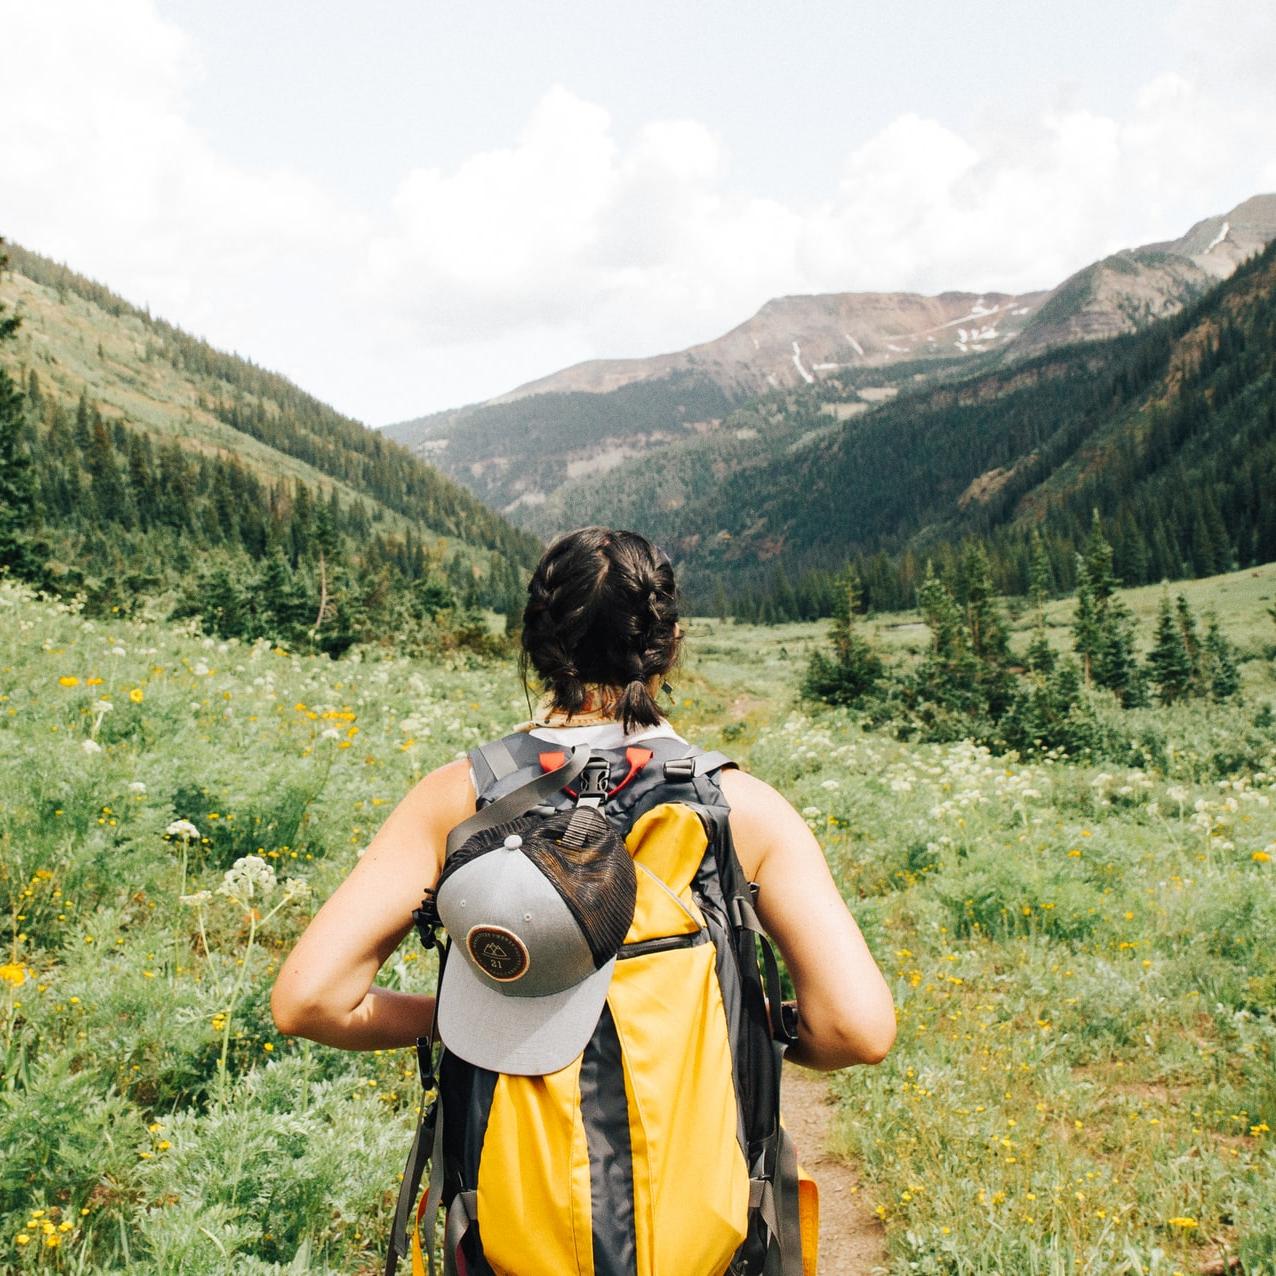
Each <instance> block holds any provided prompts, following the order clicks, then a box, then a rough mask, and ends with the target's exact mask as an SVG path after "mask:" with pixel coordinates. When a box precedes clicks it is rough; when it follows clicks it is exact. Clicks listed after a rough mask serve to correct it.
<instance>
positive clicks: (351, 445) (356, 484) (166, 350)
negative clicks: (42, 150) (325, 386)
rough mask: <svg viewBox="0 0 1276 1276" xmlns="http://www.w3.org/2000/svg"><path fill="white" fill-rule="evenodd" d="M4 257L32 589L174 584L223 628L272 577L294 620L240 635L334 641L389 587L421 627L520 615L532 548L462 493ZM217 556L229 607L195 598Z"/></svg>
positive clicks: (88, 291)
mask: <svg viewBox="0 0 1276 1276" xmlns="http://www.w3.org/2000/svg"><path fill="white" fill-rule="evenodd" d="M7 251H8V254H9V258H10V261H9V270H8V272H6V274H5V276H4V278H3V300H4V303H5V309H6V312H7V313H9V314H11V316H12V317H14V318H16V319H17V320H18V326H17V328H16V331H14V332H12V333H11V334H10V336H9V339H8V340H7V341H6V342H5V343H4V345H3V347H0V361H2V363H3V366H4V367H5V368H6V369H7V370H8V372H9V374H10V377H11V380H12V382H13V383H14V384H15V385H16V386H17V388H18V389H19V391H20V392H21V399H22V402H21V403H19V404H17V405H16V409H15V411H16V416H17V417H18V418H20V419H18V420H17V422H16V424H15V425H14V426H13V428H14V429H16V431H17V433H18V435H19V438H18V443H17V448H18V453H19V454H20V455H21V456H22V457H24V458H25V459H26V460H28V461H29V464H30V468H31V471H32V475H33V480H34V481H33V489H34V490H33V493H32V502H31V504H32V509H31V517H30V519H29V520H28V522H29V523H31V524H32V526H30V527H28V528H27V532H28V533H29V535H30V536H31V538H32V543H33V553H34V556H35V557H36V558H38V559H39V561H40V575H41V577H42V581H41V583H45V584H47V585H48V586H50V587H52V588H56V589H59V590H61V591H63V592H67V593H69V592H72V591H75V590H82V591H83V592H85V594H86V595H87V598H88V600H89V605H90V606H91V607H103V608H107V607H109V608H129V607H133V606H136V605H138V603H139V601H140V599H141V597H142V596H146V595H154V594H157V593H164V592H166V591H167V592H169V593H172V592H173V591H177V592H178V593H182V592H184V593H185V599H184V606H185V607H186V608H187V609H188V610H190V611H191V612H193V613H198V614H201V615H204V616H205V619H208V618H209V617H208V615H207V614H206V613H209V612H210V611H217V612H219V613H221V619H220V620H219V621H218V622H217V624H218V626H219V627H220V628H222V629H225V628H227V627H229V628H231V629H232V630H235V629H236V628H237V626H238V625H239V621H238V620H236V619H235V618H233V617H228V616H226V615H225V614H224V613H226V612H232V613H233V612H237V611H242V610H243V609H244V608H246V607H255V606H256V604H254V603H253V602H252V596H253V595H254V594H256V593H258V592H261V591H260V590H259V589H258V588H257V587H259V586H261V585H262V584H263V583H264V580H265V576H266V575H268V576H269V590H270V591H271V593H272V595H273V596H276V597H277V596H281V595H286V596H287V597H288V598H289V599H290V600H291V601H290V603H289V605H288V609H289V610H290V611H291V612H292V613H294V614H293V615H292V616H291V617H289V618H287V619H285V618H282V617H278V616H276V617H274V619H273V620H272V619H271V618H270V617H266V616H256V617H252V618H249V619H248V620H245V622H244V623H246V624H247V627H248V629H253V628H259V629H261V630H262V632H270V631H271V627H272V625H273V627H274V631H275V632H273V633H272V634H271V636H288V635H292V636H294V637H295V636H296V635H297V634H298V633H299V632H300V631H301V630H302V629H303V628H304V629H309V628H314V629H315V630H323V629H324V628H325V627H327V628H329V629H330V630H331V629H334V628H335V629H344V630H345V631H347V632H346V634H345V636H344V637H342V638H338V637H337V635H336V634H335V633H333V634H332V641H333V642H334V643H336V644H338V645H340V644H341V643H343V642H345V641H348V640H349V639H350V634H351V632H354V631H358V630H359V629H360V628H361V626H362V627H363V628H365V629H371V628H375V626H373V625H372V624H371V617H373V616H380V618H381V619H385V617H384V615H382V614H381V613H382V611H383V609H384V606H385V605H386V604H387V601H388V600H390V599H391V598H392V597H393V596H395V595H400V596H401V597H400V602H403V605H404V607H405V609H406V610H407V612H408V613H412V612H413V611H415V612H417V613H422V614H425V613H428V614H430V615H436V614H437V613H438V612H440V611H443V610H457V609H460V608H463V607H465V606H470V607H473V606H475V605H485V606H489V607H496V608H498V609H500V610H509V609H510V608H512V607H513V606H515V605H516V602H517V596H518V594H519V593H520V585H521V573H522V572H523V571H524V570H525V569H526V568H527V567H528V566H529V565H530V564H531V563H532V562H533V561H534V559H535V555H536V552H537V542H536V540H535V539H534V538H533V537H531V536H529V535H527V534H526V533H524V532H520V531H518V530H517V529H515V528H513V527H511V526H510V525H509V524H508V523H507V522H506V521H505V520H504V519H502V518H501V517H500V516H499V515H496V514H493V513H492V512H491V511H490V510H489V509H487V508H486V507H485V506H484V505H483V504H482V502H480V501H479V500H478V499H477V498H476V497H475V496H473V495H472V494H471V493H469V492H467V491H466V490H465V489H463V488H461V487H460V486H459V485H457V484H456V483H454V482H453V481H452V480H450V479H447V478H445V477H444V476H443V475H441V474H439V473H438V472H437V470H435V469H434V468H433V467H431V466H429V465H428V464H425V463H424V462H422V461H421V460H420V459H419V458H417V457H415V456H413V455H411V454H410V453H409V452H407V451H406V450H405V449H404V448H402V447H400V446H399V445H397V444H395V443H393V442H391V441H389V440H387V439H386V438H384V437H383V436H381V435H379V434H377V433H376V432H374V431H371V430H368V429H367V428H366V427H364V426H362V425H361V424H359V423H358V422H357V421H354V420H351V419H350V418H348V417H344V416H342V415H341V414H340V413H338V412H335V411H334V410H333V409H331V408H329V407H328V406H326V405H325V404H323V403H320V402H319V401H318V400H316V399H314V398H313V397H311V396H310V395H307V394H305V393H304V392H303V391H301V390H300V389H298V388H297V387H296V386H295V385H293V384H292V383H291V382H289V381H288V380H286V379H285V378H284V377H282V376H279V375H277V374H275V373H271V372H267V371H265V370H263V369H261V368H258V367H257V366H255V365H254V364H252V363H250V362H248V361H246V360H243V359H240V358H238V357H236V356H233V355H228V354H225V353H222V352H220V351H217V350H214V349H213V348H212V347H210V346H209V345H207V344H206V343H205V342H202V341H200V340H198V339H196V338H194V337H192V336H190V335H189V334H187V333H185V332H183V331H181V330H180V329H178V328H176V327H174V326H173V325H171V324H168V323H166V322H164V321H163V320H159V319H155V318H153V317H152V316H150V315H149V314H148V313H147V312H146V311H144V310H140V309H138V308H137V307H135V306H132V305H130V304H129V303H127V302H125V301H123V300H121V299H120V298H119V297H117V296H115V295H114V294H112V293H111V292H109V291H108V290H107V289H105V288H103V287H101V286H100V285H98V284H95V283H93V282H92V281H90V280H87V279H85V278H83V277H81V276H79V275H77V274H75V273H74V272H72V271H71V270H69V269H67V268H66V267H64V266H59V265H57V264H55V263H53V262H51V261H48V260H47V259H45V258H42V257H40V256H38V255H37V254H34V253H30V252H27V251H25V250H23V249H21V248H17V247H14V246H8V248H7ZM214 564H216V565H217V572H219V573H220V574H219V575H216V580H215V582H214V584H215V588H216V590H217V591H218V592H219V593H221V594H222V595H223V596H222V597H220V598H218V599H216V600H210V599H207V598H204V599H201V598H200V597H199V596H198V594H199V587H200V585H204V586H208V584H209V582H208V581H204V580H203V579H202V578H203V576H204V575H205V573H206V571H211V570H213V565H214ZM28 574H31V573H30V572H28ZM405 600H406V601H405ZM422 600H424V601H422ZM423 609H424V612H423ZM303 616H308V617H309V618H310V619H311V620H313V621H314V622H315V623H314V624H313V625H305V626H303V625H301V618H302V617H303ZM359 616H362V617H363V618H364V620H363V621H362V622H360V621H358V620H357V617H359Z"/></svg>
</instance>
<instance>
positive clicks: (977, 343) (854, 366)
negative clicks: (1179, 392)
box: [385, 195, 1276, 535]
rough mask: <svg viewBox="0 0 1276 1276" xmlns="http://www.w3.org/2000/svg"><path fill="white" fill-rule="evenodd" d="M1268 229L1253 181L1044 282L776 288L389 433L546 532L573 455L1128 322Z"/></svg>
mask: <svg viewBox="0 0 1276 1276" xmlns="http://www.w3.org/2000/svg"><path fill="white" fill-rule="evenodd" d="M1274 237H1276V195H1258V196H1254V197H1251V198H1250V199H1248V200H1246V201H1244V202H1243V203H1241V204H1239V205H1237V206H1236V208H1234V209H1232V210H1230V211H1229V212H1227V213H1224V214H1220V215H1218V216H1214V217H1208V218H1204V219H1202V220H1201V221H1198V222H1196V223H1195V224H1194V225H1193V226H1192V227H1190V228H1189V229H1188V230H1187V231H1186V232H1185V233H1184V234H1183V235H1182V236H1180V237H1179V238H1178V239H1175V240H1168V241H1163V242H1160V243H1156V244H1148V245H1143V246H1141V247H1136V248H1132V249H1123V250H1121V251H1119V252H1117V253H1113V254H1110V255H1109V256H1108V257H1105V258H1103V259H1101V260H1100V261H1097V262H1092V263H1090V264H1089V265H1087V266H1085V267H1083V268H1082V269H1081V270H1079V271H1076V272H1074V273H1073V274H1072V275H1070V276H1069V277H1068V278H1067V279H1065V280H1063V281H1062V282H1061V283H1060V284H1059V285H1057V286H1056V287H1055V288H1053V289H1045V290H1039V291H1035V292H1029V293H1021V294H1012V293H1000V292H983V293H974V292H962V291H957V290H949V291H946V292H942V293H939V294H936V295H933V296H928V295H925V294H920V293H907V292H893V293H865V292H856V293H819V294H796V295H793V296H788V297H777V298H772V299H771V300H770V301H768V302H766V303H765V304H764V305H763V306H761V307H760V308H759V309H758V310H757V311H756V312H755V313H754V314H753V315H752V316H750V317H749V318H748V319H746V320H745V321H744V322H743V323H741V324H738V325H736V326H735V327H734V328H732V329H730V330H729V331H728V332H726V333H723V334H722V335H721V336H719V337H716V338H714V339H713V340H711V341H707V342H703V343H700V344H698V345H695V346H691V347H688V348H687V349H686V350H682V351H674V352H670V353H666V354H661V355H655V356H651V357H649V358H639V359H612V360H589V361H586V362H584V363H580V364H576V365H573V366H572V367H571V368H567V369H562V370H560V371H558V372H555V373H551V374H549V375H548V376H546V377H542V378H538V379H536V380H534V381H530V382H527V383H524V384H523V385H521V386H518V387H515V388H514V389H513V390H510V391H508V392H506V393H505V394H503V395H498V396H496V397H495V398H493V399H491V400H488V401H486V402H484V403H480V404H472V405H469V406H467V407H464V408H459V409H453V410H449V411H445V412H440V413H435V414H432V415H430V416H428V417H424V418H416V419H413V420H410V421H405V422H399V423H396V424H394V425H391V426H387V427H385V433H386V434H387V435H388V436H389V437H391V438H395V439H397V440H399V441H400V442H402V443H404V445H405V446H408V447H410V448H411V449H412V450H414V451H415V452H417V453H418V454H419V455H422V456H428V457H429V459H430V460H432V461H433V462H434V463H436V464H437V465H438V466H439V467H440V468H441V469H442V470H443V471H444V472H445V473H448V474H450V475H452V476H453V477H455V478H456V479H458V481H460V482H462V483H464V484H465V485H466V486H468V487H469V488H470V489H471V490H472V491H474V492H475V493H476V494H477V495H479V496H480V497H481V498H482V499H483V500H484V501H486V502H487V503H488V504H489V505H491V506H493V507H494V508H496V509H499V510H501V511H502V512H504V513H505V514H507V515H508V516H510V517H511V518H513V519H515V520H516V521H517V522H519V523H520V524H521V525H523V526H526V527H528V528H530V529H533V530H535V531H536V532H538V533H539V534H541V535H547V534H551V533H552V532H553V531H554V530H555V527H554V525H553V524H552V523H551V522H550V521H549V519H550V517H551V515H552V512H553V511H554V510H557V509H561V508H563V507H564V505H565V503H566V498H567V493H568V490H569V489H570V491H571V492H572V493H575V492H577V491H578V490H579V489H580V488H581V481H580V480H581V473H582V471H587V470H589V469H591V468H592V469H593V470H594V471H596V473H597V475H599V476H605V475H606V474H607V473H608V472H609V471H610V470H612V469H614V468H616V467H617V466H619V465H620V464H622V463H623V462H625V461H627V460H630V459H632V458H635V457H641V458H644V459H646V460H652V459H657V458H661V457H663V456H666V455H667V456H668V459H670V460H672V459H673V456H674V454H672V453H668V449H669V448H671V447H675V448H680V447H681V445H682V444H683V443H685V442H686V441H687V440H689V439H691V440H694V439H696V438H700V437H703V436H705V435H707V434H711V433H713V432H714V431H716V430H719V429H721V428H726V427H724V422H726V421H727V419H728V418H729V417H730V416H731V414H732V413H733V412H734V411H736V410H740V409H742V408H744V407H746V406H747V405H749V404H751V403H758V404H764V403H765V401H766V400H767V398H768V396H771V397H776V396H785V395H793V394H795V393H796V394H799V395H800V394H801V393H802V392H804V391H808V390H812V389H816V390H818V389H819V388H820V387H825V389H826V392H827V397H828V399H829V401H830V404H831V405H832V404H838V405H839V406H836V407H834V408H833V409H832V410H833V412H834V413H835V414H836V415H837V416H838V417H839V419H847V418H849V417H851V416H855V415H858V414H861V413H863V412H865V411H868V410H870V409H871V408H873V407H874V406H876V405H878V404H880V403H882V402H885V401H888V400H889V399H891V398H893V397H894V396H895V395H896V394H897V393H899V392H900V391H901V390H903V389H906V388H908V387H909V386H914V385H917V384H918V383H924V382H926V381H927V380H933V379H943V378H949V377H952V376H957V375H962V374H963V373H964V372H967V371H970V372H973V371H977V370H978V369H979V368H980V367H982V366H987V365H989V364H991V363H996V362H1001V361H1008V360H1014V359H1019V358H1029V357H1031V356H1032V355H1034V354H1037V353H1040V352H1041V351H1044V350H1048V349H1051V348H1055V347H1059V346H1063V345H1068V344H1071V343H1073V342H1076V341H1085V340H1103V339H1106V338H1110V337H1112V336H1116V335H1119V334H1120V333H1122V332H1130V331H1136V330H1138V329H1139V328H1141V327H1144V326H1146V325H1147V324H1149V323H1152V322H1155V321H1156V320H1157V319H1160V318H1164V317H1166V316H1167V315H1170V314H1173V313H1176V312H1177V311H1179V310H1181V309H1182V308H1183V307H1184V306H1185V305H1188V304H1190V303H1191V302H1193V301H1194V300H1196V299H1197V298H1199V297H1200V296H1202V295H1203V294H1204V293H1205V292H1206V291H1208V289H1209V288H1210V287H1212V286H1213V285H1214V284H1215V283H1216V282H1217V281H1218V280H1219V279H1221V278H1226V277H1227V276H1228V275H1229V274H1230V273H1231V272H1232V271H1234V270H1235V268H1236V266H1237V264H1238V263H1239V262H1240V261H1243V260H1244V259H1245V258H1246V257H1247V256H1249V255H1252V254H1253V253H1254V252H1256V251H1259V250H1260V249H1261V248H1262V247H1263V246H1264V245H1265V244H1266V243H1267V242H1268V241H1269V240H1271V239H1272V238H1274ZM745 428H747V429H752V428H755V427H754V426H747V427H745ZM723 463H724V464H726V465H728V467H729V465H730V461H729V459H728V458H727V457H726V456H725V455H724V458H723ZM594 504H597V503H596V502H594Z"/></svg>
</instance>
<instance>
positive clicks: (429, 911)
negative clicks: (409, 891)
mask: <svg viewBox="0 0 1276 1276" xmlns="http://www.w3.org/2000/svg"><path fill="white" fill-rule="evenodd" d="M412 920H413V922H414V923H415V924H416V931H417V934H418V935H419V936H420V937H421V943H422V944H423V945H424V947H425V948H426V949H427V950H429V949H431V948H442V946H443V945H442V944H441V943H440V942H439V927H440V926H441V925H442V924H443V923H442V919H441V918H440V917H439V910H438V906H437V905H436V904H435V902H434V892H433V891H432V890H427V891H426V892H425V894H424V896H423V898H422V900H421V903H420V906H419V907H417V908H414V909H413V910H412Z"/></svg>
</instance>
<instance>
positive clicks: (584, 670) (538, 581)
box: [522, 527, 679, 731]
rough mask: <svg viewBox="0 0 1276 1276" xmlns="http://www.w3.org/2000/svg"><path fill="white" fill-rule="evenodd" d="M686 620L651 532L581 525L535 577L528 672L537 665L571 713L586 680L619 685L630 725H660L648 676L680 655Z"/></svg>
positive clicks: (554, 548)
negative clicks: (682, 618)
mask: <svg viewBox="0 0 1276 1276" xmlns="http://www.w3.org/2000/svg"><path fill="white" fill-rule="evenodd" d="M677 621H678V605H677V587H676V584H675V581H674V576H673V568H672V566H671V565H670V563H669V560H668V558H667V557H665V556H664V555H663V554H661V553H660V551H658V550H657V549H656V548H655V547H654V546H653V545H652V544H651V542H650V541H648V540H647V539H646V537H644V536H640V535H639V534H638V533H637V532H626V531H613V530H610V529H608V528H603V527H582V528H579V529H578V530H576V531H574V532H569V533H567V534H566V535H564V536H561V537H559V538H558V539H557V540H556V541H554V543H553V544H552V545H551V546H550V547H549V549H547V550H546V551H545V554H544V555H543V556H542V558H541V561H540V563H539V564H538V565H537V567H536V570H535V572H534V573H533V574H532V578H531V581H530V582H529V583H528V587H527V607H526V609H525V611H524V613H523V652H522V665H523V670H524V676H526V670H527V666H528V664H530V665H531V666H532V667H534V668H535V670H536V672H537V673H538V674H539V675H540V677H541V679H542V680H543V681H544V683H545V685H546V687H547V688H548V689H549V690H550V692H551V694H552V697H553V700H554V703H555V705H556V706H557V707H558V708H560V709H565V710H567V711H568V712H569V713H572V712H575V711H576V710H578V709H579V708H580V707H581V706H582V705H583V704H584V700H585V684H586V683H602V684H604V685H607V686H612V687H615V688H617V690H618V692H619V698H618V700H617V701H616V710H617V713H618V715H619V716H620V717H621V720H622V721H623V723H624V728H625V730H626V731H630V730H632V729H633V727H634V726H635V725H639V724H641V725H645V726H654V725H655V724H656V723H657V722H659V721H660V716H661V715H660V710H659V708H658V707H657V706H656V702H655V700H654V699H653V697H652V695H651V690H650V687H649V683H650V681H651V679H652V678H653V677H655V676H657V675H662V674H665V673H667V672H668V671H669V669H670V668H671V667H672V666H673V664H674V663H675V661H676V660H677V658H678V654H679V640H678V631H677Z"/></svg>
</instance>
